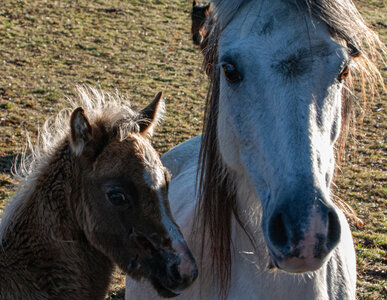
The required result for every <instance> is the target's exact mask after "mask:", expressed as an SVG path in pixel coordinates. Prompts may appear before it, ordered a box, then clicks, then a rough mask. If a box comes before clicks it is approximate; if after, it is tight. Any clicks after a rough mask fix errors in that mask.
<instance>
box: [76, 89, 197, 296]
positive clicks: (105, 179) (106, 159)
mask: <svg viewBox="0 0 387 300" xmlns="http://www.w3.org/2000/svg"><path fill="white" fill-rule="evenodd" d="M91 96H93V95H91ZM162 107H163V101H162V99H161V93H159V94H158V95H157V96H156V98H155V99H154V101H153V102H152V103H151V104H150V105H149V106H148V107H146V108H145V109H143V110H142V111H141V112H140V113H139V114H138V113H136V112H133V111H131V110H130V108H128V107H115V108H114V107H113V108H110V109H108V110H107V111H102V113H101V114H100V115H99V116H97V117H96V116H93V119H91V118H90V119H89V118H88V116H87V114H88V113H87V111H85V110H84V109H83V108H81V107H79V108H77V109H75V110H74V111H73V113H72V115H71V120H70V126H71V137H70V149H71V153H72V155H71V156H72V159H73V161H74V163H73V165H74V166H75V170H74V184H73V187H72V189H73V190H72V192H71V197H70V202H71V207H72V209H73V214H74V215H75V218H76V220H77V222H78V224H79V225H80V227H81V230H82V231H83V232H84V234H85V236H86V238H87V240H88V241H89V242H90V244H91V245H92V246H93V247H95V248H96V249H98V250H99V251H100V252H102V253H103V254H104V255H106V256H107V257H108V258H110V259H111V260H112V261H113V262H114V263H116V264H117V265H118V266H119V267H120V268H121V269H122V270H123V271H125V272H126V273H127V274H129V275H131V276H133V277H134V278H136V279H140V278H147V279H148V280H150V282H151V283H152V285H153V286H154V287H155V288H156V290H157V291H158V292H159V294H160V295H162V296H165V297H172V296H175V295H176V294H178V293H179V292H180V291H181V290H182V289H184V288H186V287H187V286H188V285H190V284H191V283H192V282H193V281H194V280H195V278H196V276H197V268H196V265H195V261H194V259H193V257H192V254H191V252H190V251H189V249H188V248H187V245H186V243H185V241H184V238H183V236H182V234H181V232H180V230H179V228H178V226H177V225H176V223H175V222H174V220H173V218H172V215H171V211H170V207H169V203H168V184H169V181H170V178H169V174H168V171H167V170H166V169H165V168H164V167H163V165H162V164H161V161H160V158H159V155H158V154H157V152H156V151H155V150H154V148H153V147H152V145H151V141H150V139H149V137H150V135H151V133H152V130H153V127H154V126H155V125H156V123H157V120H158V118H159V115H160V111H161V110H162Z"/></svg>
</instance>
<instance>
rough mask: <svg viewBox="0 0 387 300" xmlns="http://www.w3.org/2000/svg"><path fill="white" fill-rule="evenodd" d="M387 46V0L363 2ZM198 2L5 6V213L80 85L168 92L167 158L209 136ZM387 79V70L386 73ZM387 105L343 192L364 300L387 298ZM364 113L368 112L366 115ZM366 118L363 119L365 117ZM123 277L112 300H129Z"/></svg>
mask: <svg viewBox="0 0 387 300" xmlns="http://www.w3.org/2000/svg"><path fill="white" fill-rule="evenodd" d="M356 3H357V4H358V6H359V7H360V9H361V11H362V13H363V15H364V16H365V17H366V18H367V19H368V20H369V22H370V23H371V24H372V26H373V27H374V28H375V29H376V30H377V31H378V32H379V33H380V34H381V36H382V39H383V40H384V41H386V40H387V20H386V16H387V9H386V7H387V5H386V2H385V0H358V1H356ZM190 8H191V3H190V2H189V1H179V0H153V1H151V0H146V1H140V0H131V1H129V0H126V1H122V0H112V1H110V0H96V1H87V0H78V1H74V0H56V1H48V0H28V1H21V0H5V1H3V2H2V3H1V7H0V58H1V59H0V215H1V209H2V208H3V206H4V202H5V200H6V199H7V198H9V197H10V196H11V195H12V184H13V183H14V182H13V179H12V176H11V174H10V167H11V163H12V161H13V159H14V157H15V156H16V155H17V154H18V153H20V152H21V150H22V149H23V144H24V142H25V132H26V131H28V132H30V133H32V136H34V135H36V133H37V129H38V127H39V126H40V125H42V123H43V121H44V119H45V118H46V117H47V116H48V115H53V114H55V112H57V111H58V110H59V109H60V108H62V107H63V105H64V103H65V102H64V99H65V97H66V96H68V95H71V94H72V93H73V92H74V87H75V85H76V84H85V83H86V84H91V85H97V86H101V87H102V88H103V89H106V90H108V91H114V90H115V89H118V90H119V91H120V92H121V93H123V94H125V95H127V96H128V97H130V98H131V99H132V102H133V104H134V105H135V106H137V107H141V106H143V105H145V103H147V102H148V101H150V100H151V99H152V98H153V96H154V95H155V94H156V93H157V92H158V91H159V90H164V92H165V94H164V95H165V96H166V97H167V98H168V103H167V115H166V118H165V121H164V122H163V124H162V126H161V127H160V128H159V130H158V133H157V135H156V139H155V143H154V144H155V146H156V147H157V149H158V150H159V151H160V152H162V153H163V152H165V151H167V150H168V149H170V148H172V147H173V146H175V145H177V144H179V143H180V142H182V141H184V140H186V139H188V138H190V137H192V136H195V135H197V134H199V133H200V131H201V125H202V121H201V120H202V115H203V103H204V98H205V94H206V87H207V79H206V78H205V76H204V75H203V74H201V72H200V65H201V55H200V53H199V51H198V50H197V49H196V48H195V47H194V46H193V44H192V42H191V38H190V34H189V30H190V17H189V12H190V11H189V10H190ZM382 73H383V76H384V78H386V74H387V70H386V68H384V69H382ZM386 104H387V97H386V95H385V94H383V95H382V96H381V97H379V98H377V99H375V101H374V103H372V104H371V105H370V106H369V109H368V111H367V113H366V115H365V119H364V122H363V125H362V126H360V125H359V126H357V129H356V131H354V132H353V133H352V135H351V136H350V140H349V143H348V147H347V151H346V155H345V161H344V163H343V165H342V166H341V172H340V173H339V177H338V182H337V191H336V194H338V196H340V197H341V198H343V199H345V200H347V201H348V203H349V204H350V205H352V207H353V208H354V209H355V210H356V212H357V213H358V215H359V217H360V218H362V220H363V221H364V225H363V226H357V227H356V226H353V227H352V229H353V234H354V237H355V244H356V251H357V255H358V269H359V270H358V275H359V277H358V278H359V281H358V284H359V289H358V296H359V299H385V298H387V290H386V285H387V279H386V278H387V230H386V228H387V221H386V216H387V208H386V207H387V200H386V199H387V180H386V171H387V161H386V154H387V143H386V133H387V131H386V129H387V111H386V110H387V107H386ZM361 106H362V105H361V104H359V109H360V107H361ZM358 115H359V114H358ZM123 279H124V276H123V275H122V274H121V273H120V272H116V273H115V278H114V281H113V284H112V287H111V294H110V296H109V297H110V298H111V299H122V298H123V292H124V290H123V286H124V281H123Z"/></svg>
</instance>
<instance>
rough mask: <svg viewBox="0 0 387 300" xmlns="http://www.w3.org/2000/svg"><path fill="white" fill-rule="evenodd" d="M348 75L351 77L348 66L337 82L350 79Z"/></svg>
mask: <svg viewBox="0 0 387 300" xmlns="http://www.w3.org/2000/svg"><path fill="white" fill-rule="evenodd" d="M348 75H349V68H348V66H345V68H344V69H343V70H342V71H341V73H340V75H339V76H338V78H337V80H338V81H339V82H342V81H343V80H345V79H346V78H347V77H348Z"/></svg>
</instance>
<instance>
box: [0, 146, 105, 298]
mask: <svg viewBox="0 0 387 300" xmlns="http://www.w3.org/2000/svg"><path fill="white" fill-rule="evenodd" d="M69 155H70V153H69V148H68V143H67V142H65V143H64V144H63V145H62V146H61V147H60V148H59V150H58V151H57V152H56V154H55V155H54V156H53V157H51V158H50V159H49V162H48V164H47V166H46V167H44V168H42V170H40V171H38V172H39V174H38V175H37V176H36V179H34V180H33V182H31V186H27V188H31V189H33V191H32V192H29V193H25V192H22V193H21V194H22V195H25V198H24V199H16V200H17V201H20V203H19V206H18V207H17V208H16V209H15V210H14V211H13V215H12V216H10V217H11V219H10V223H9V224H8V228H7V230H6V231H5V232H4V235H3V241H2V248H1V246H0V282H1V284H0V299H5V298H7V299H22V298H23V299H27V298H28V299H46V296H48V297H47V298H55V299H103V297H104V295H105V293H106V290H107V287H108V284H109V281H110V275H111V273H112V263H111V261H110V260H109V259H108V258H107V257H105V256H104V255H103V254H102V253H100V252H99V251H97V250H96V249H95V248H94V247H92V246H91V245H90V243H89V242H88V241H87V239H86V238H85V236H84V234H83V232H82V230H81V228H80V226H79V225H78V223H77V222H76V220H75V218H74V217H72V213H71V209H70V207H71V204H70V193H71V191H72V189H74V188H76V183H75V182H74V181H73V177H72V169H73V166H72V162H71V158H70V156H69ZM3 225H4V224H3Z"/></svg>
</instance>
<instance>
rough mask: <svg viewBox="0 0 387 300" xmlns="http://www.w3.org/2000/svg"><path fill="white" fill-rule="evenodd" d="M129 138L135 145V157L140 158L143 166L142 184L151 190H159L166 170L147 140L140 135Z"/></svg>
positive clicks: (163, 182)
mask: <svg viewBox="0 0 387 300" xmlns="http://www.w3.org/2000/svg"><path fill="white" fill-rule="evenodd" d="M131 138H132V140H133V142H134V144H135V145H136V148H137V155H139V156H140V157H141V161H142V163H143V166H144V174H143V179H144V182H145V183H146V184H147V185H148V186H149V187H151V188H152V189H155V190H157V189H159V188H160V187H161V186H163V185H164V184H165V173H166V169H165V168H164V166H163V165H162V163H161V160H160V157H159V155H158V153H157V152H156V150H155V149H154V148H153V147H152V145H151V142H150V140H148V139H147V138H144V137H143V136H141V135H132V136H131Z"/></svg>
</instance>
